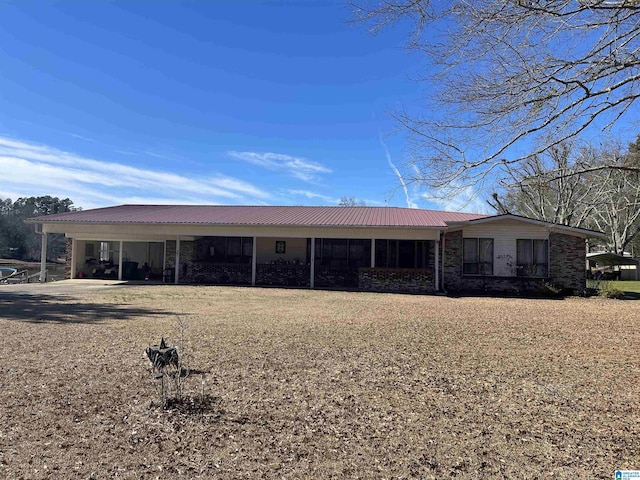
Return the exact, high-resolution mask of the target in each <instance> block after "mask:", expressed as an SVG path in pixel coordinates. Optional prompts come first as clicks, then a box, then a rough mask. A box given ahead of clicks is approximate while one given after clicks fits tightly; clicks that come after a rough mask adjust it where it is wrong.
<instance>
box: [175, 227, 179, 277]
mask: <svg viewBox="0 0 640 480" xmlns="http://www.w3.org/2000/svg"><path fill="white" fill-rule="evenodd" d="M179 278H180V235H177V236H176V278H175V279H174V283H175V284H176V285H178V280H179Z"/></svg>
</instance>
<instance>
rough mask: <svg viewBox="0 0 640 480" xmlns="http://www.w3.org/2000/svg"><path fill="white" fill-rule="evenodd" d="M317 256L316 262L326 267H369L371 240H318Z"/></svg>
mask: <svg viewBox="0 0 640 480" xmlns="http://www.w3.org/2000/svg"><path fill="white" fill-rule="evenodd" d="M309 248H310V247H309ZM315 256H316V262H318V264H319V265H322V266H326V267H338V268H342V267H368V266H369V265H370V264H371V240H347V239H341V238H316V251H315Z"/></svg>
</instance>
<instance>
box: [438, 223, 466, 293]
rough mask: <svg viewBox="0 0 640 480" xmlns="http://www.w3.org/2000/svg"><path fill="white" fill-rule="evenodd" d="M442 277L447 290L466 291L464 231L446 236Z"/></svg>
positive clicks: (449, 233)
mask: <svg viewBox="0 0 640 480" xmlns="http://www.w3.org/2000/svg"><path fill="white" fill-rule="evenodd" d="M441 241H442V240H441ZM442 277H443V281H444V288H445V290H447V291H449V290H450V291H452V292H457V291H461V290H464V289H465V285H464V282H463V279H462V231H457V232H448V233H446V234H445V236H444V267H443V272H442Z"/></svg>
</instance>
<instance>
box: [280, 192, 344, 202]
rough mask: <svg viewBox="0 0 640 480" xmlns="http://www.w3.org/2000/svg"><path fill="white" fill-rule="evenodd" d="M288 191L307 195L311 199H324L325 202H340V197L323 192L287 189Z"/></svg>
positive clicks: (297, 194)
mask: <svg viewBox="0 0 640 480" xmlns="http://www.w3.org/2000/svg"><path fill="white" fill-rule="evenodd" d="M287 193H288V194H290V195H295V196H300V197H306V198H308V199H311V200H314V199H317V200H322V201H323V202H326V203H330V204H336V205H337V204H338V202H340V199H338V198H333V197H330V196H328V195H322V194H321V193H315V192H310V191H309V190H287Z"/></svg>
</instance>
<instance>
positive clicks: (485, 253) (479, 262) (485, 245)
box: [462, 238, 493, 275]
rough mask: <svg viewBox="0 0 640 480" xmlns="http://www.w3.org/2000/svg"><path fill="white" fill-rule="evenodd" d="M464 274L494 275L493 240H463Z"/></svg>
mask: <svg viewBox="0 0 640 480" xmlns="http://www.w3.org/2000/svg"><path fill="white" fill-rule="evenodd" d="M462 273H463V274H464V275H493V238H465V239H463V248H462Z"/></svg>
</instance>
